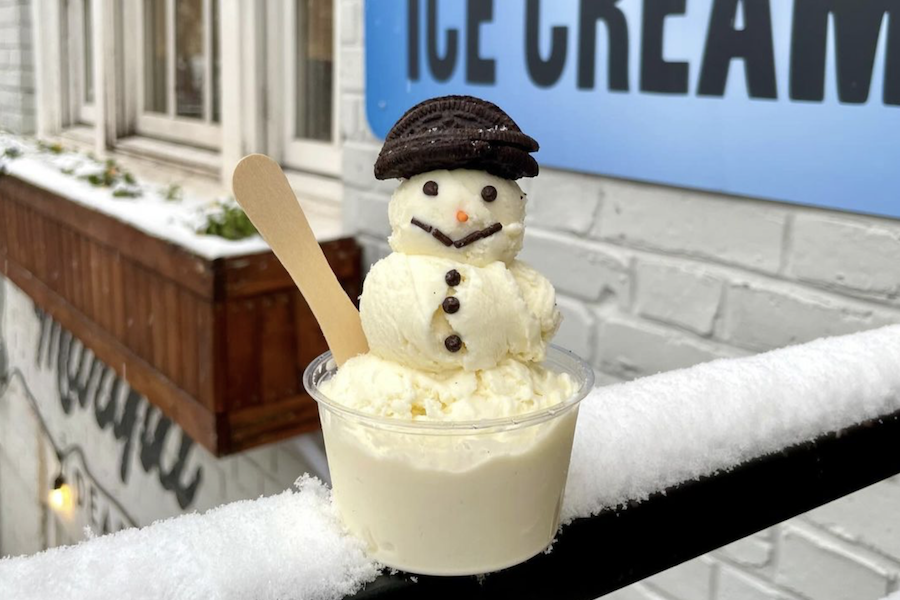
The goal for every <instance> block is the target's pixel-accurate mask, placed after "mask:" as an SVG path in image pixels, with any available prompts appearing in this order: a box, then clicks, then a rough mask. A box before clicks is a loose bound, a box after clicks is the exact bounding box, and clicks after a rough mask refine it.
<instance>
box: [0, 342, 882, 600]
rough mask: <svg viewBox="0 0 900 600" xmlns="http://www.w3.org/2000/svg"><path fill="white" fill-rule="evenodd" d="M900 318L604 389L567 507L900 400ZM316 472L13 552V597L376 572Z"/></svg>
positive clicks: (584, 414) (244, 588)
mask: <svg viewBox="0 0 900 600" xmlns="http://www.w3.org/2000/svg"><path fill="white" fill-rule="evenodd" d="M898 367H900V325H895V326H891V327H885V328H882V329H879V330H874V331H870V332H866V333H858V334H855V335H849V336H844V337H835V338H830V339H823V340H818V341H815V342H812V343H809V344H805V345H802V346H795V347H792V348H786V349H782V350H775V351H772V352H769V353H766V354H761V355H758V356H754V357H750V358H739V359H729V360H718V361H714V362H711V363H708V364H704V365H699V366H696V367H692V368H690V369H684V370H681V371H675V372H671V373H665V374H661V375H656V376H653V377H647V378H645V379H641V380H638V381H635V382H632V383H625V384H620V385H616V386H611V387H607V388H602V389H598V390H595V391H594V393H593V394H592V395H591V396H590V397H589V398H588V399H586V400H585V401H584V403H583V404H582V408H581V415H580V418H579V422H578V430H577V434H576V439H575V447H574V450H573V456H572V467H571V471H570V474H569V483H568V487H567V492H566V493H567V495H566V502H565V506H564V509H563V511H564V515H565V517H566V518H567V519H568V520H572V519H575V518H579V517H587V516H590V515H592V514H596V513H597V512H599V511H600V510H603V509H605V508H612V507H616V506H618V505H620V504H622V503H624V502H627V501H629V500H639V499H644V498H647V497H648V496H649V495H650V494H652V493H653V492H657V491H661V490H664V489H666V488H669V487H671V486H674V485H677V484H679V483H681V482H684V481H687V480H692V479H696V478H698V477H701V476H704V475H710V474H713V473H715V472H717V471H720V470H723V469H728V468H731V467H734V466H736V465H738V464H741V463H743V462H746V461H749V460H752V459H754V458H757V457H759V456H762V455H765V454H767V453H771V452H776V451H778V450H781V449H782V448H784V447H786V446H790V445H793V444H796V443H799V442H804V441H807V440H811V439H813V438H816V437H819V436H821V435H823V434H826V433H829V432H833V431H837V430H840V429H844V428H846V427H849V426H852V425H854V424H856V423H860V422H862V421H866V420H868V419H872V418H875V417H878V416H882V415H888V414H890V413H893V412H896V411H897V410H900V368H898ZM362 548H363V546H362V542H360V541H358V540H355V539H353V538H351V537H349V536H348V535H346V534H344V533H343V530H342V528H341V526H340V523H339V521H338V519H337V516H336V514H335V511H334V508H333V505H332V504H331V499H330V495H329V494H328V492H327V491H326V490H325V489H324V488H323V487H322V485H321V484H319V483H318V482H317V481H314V480H311V479H308V478H304V479H301V481H300V485H299V491H296V492H291V491H288V492H285V493H283V494H280V495H278V496H274V497H271V498H263V499H260V500H256V501H246V502H239V503H235V504H231V505H228V506H225V507H221V508H218V509H215V510H213V511H210V512H208V513H206V514H205V515H202V516H200V515H188V516H183V517H178V518H176V519H172V520H169V521H164V522H159V523H155V524H153V525H151V526H149V527H147V528H144V529H141V530H127V531H123V532H119V533H116V534H113V535H110V536H105V537H101V538H96V539H92V540H89V541H87V542H83V543H81V544H79V545H77V546H73V547H69V548H57V549H53V550H48V551H46V552H43V553H41V554H38V555H36V556H34V557H29V558H14V559H8V560H4V561H0V598H17V599H19V600H31V599H37V598H57V597H59V598H96V599H118V598H130V597H134V598H154V599H155V598H166V599H194V598H197V599H200V598H204V599H206V598H210V599H217V600H232V599H233V600H244V599H246V598H254V599H256V600H274V599H285V598H290V599H292V600H305V599H320V598H321V599H325V598H327V599H332V598H340V597H341V596H343V595H345V594H348V593H350V592H352V591H353V590H355V589H357V588H358V587H359V586H360V585H362V584H363V583H364V582H366V581H369V580H371V579H372V578H374V577H375V575H376V574H377V565H376V564H375V563H374V562H373V561H371V560H370V559H368V558H367V557H366V556H365V554H364V552H363V549H362Z"/></svg>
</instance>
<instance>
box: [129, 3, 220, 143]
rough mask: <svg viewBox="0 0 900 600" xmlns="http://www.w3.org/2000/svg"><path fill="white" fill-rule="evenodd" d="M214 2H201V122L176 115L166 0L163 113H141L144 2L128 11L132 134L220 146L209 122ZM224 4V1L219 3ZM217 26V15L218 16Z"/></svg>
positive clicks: (170, 7)
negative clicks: (203, 62) (132, 47)
mask: <svg viewBox="0 0 900 600" xmlns="http://www.w3.org/2000/svg"><path fill="white" fill-rule="evenodd" d="M214 1H215V0H203V14H204V19H203V32H204V33H203V38H204V39H203V49H204V56H205V57H206V62H207V70H206V73H205V75H206V76H205V77H204V82H203V84H204V90H203V95H204V98H203V102H204V116H203V119H192V118H187V117H179V116H177V114H176V111H177V106H176V94H175V79H176V78H175V52H176V49H175V43H176V42H175V10H176V0H166V55H167V63H166V87H167V90H166V92H167V96H166V114H157V113H151V112H146V111H145V110H144V100H145V95H144V91H145V87H144V86H145V82H146V78H145V77H144V75H143V73H144V64H145V63H144V49H145V45H144V2H138V6H137V9H136V10H134V11H132V12H131V15H130V17H131V19H133V20H132V21H130V22H129V24H128V27H130V28H131V30H132V32H133V33H134V35H135V40H136V44H135V46H136V48H137V52H135V63H134V65H133V67H132V68H133V69H134V72H135V73H138V77H137V78H136V79H137V80H136V82H135V83H136V84H137V93H136V94H135V97H134V100H136V101H137V110H136V111H135V122H134V131H135V133H137V134H138V135H146V136H149V137H157V138H161V139H165V140H169V141H174V142H180V143H183V144H187V145H194V146H200V147H204V148H208V149H218V148H220V147H221V145H222V127H221V126H220V125H218V124H216V123H213V121H212V72H213V69H212V58H211V56H210V54H211V53H210V50H211V48H212V31H211V24H212V3H213V2H214ZM223 3H224V2H223ZM220 25H221V13H220Z"/></svg>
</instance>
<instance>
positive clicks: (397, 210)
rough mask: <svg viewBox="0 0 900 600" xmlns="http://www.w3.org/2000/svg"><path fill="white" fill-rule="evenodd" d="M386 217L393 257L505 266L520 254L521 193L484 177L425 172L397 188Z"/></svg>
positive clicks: (463, 171)
mask: <svg viewBox="0 0 900 600" xmlns="http://www.w3.org/2000/svg"><path fill="white" fill-rule="evenodd" d="M388 217H389V219H390V223H391V237H390V238H389V239H388V241H389V242H390V245H391V248H392V249H393V250H394V251H395V252H402V253H403V254H418V255H427V256H441V257H444V258H449V259H452V260H457V261H459V262H463V263H468V264H471V265H475V266H485V265H487V264H489V263H492V262H495V261H502V262H505V263H509V262H510V261H512V260H513V259H514V258H515V257H516V254H518V252H519V250H521V249H522V236H523V234H524V231H525V227H524V220H525V193H524V192H523V191H522V190H521V188H519V186H518V185H517V184H516V182H515V181H512V180H510V179H503V178H502V177H497V176H496V175H491V174H490V173H487V172H485V171H474V170H470V169H456V170H453V171H448V170H446V169H442V170H439V171H429V172H427V173H421V174H419V175H415V176H413V177H411V178H410V179H406V180H404V181H403V182H401V183H400V185H399V187H398V188H397V190H396V191H395V192H394V195H393V197H392V198H391V202H390V204H389V205H388Z"/></svg>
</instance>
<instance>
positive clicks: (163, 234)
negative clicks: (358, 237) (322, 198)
mask: <svg viewBox="0 0 900 600" xmlns="http://www.w3.org/2000/svg"><path fill="white" fill-rule="evenodd" d="M12 141H15V145H16V147H18V148H21V149H22V150H23V152H24V153H23V155H22V156H21V157H19V158H15V159H12V160H8V161H5V162H3V161H0V162H3V164H4V166H5V169H6V171H7V173H8V174H9V175H13V176H15V177H17V178H18V179H21V180H23V181H26V182H28V183H30V184H31V185H34V186H36V187H39V188H41V189H44V190H47V191H49V192H52V193H54V194H57V195H59V196H62V197H63V198H67V199H69V200H71V201H73V202H76V203H78V204H81V205H82V206H86V207H88V208H91V209H93V210H96V211H98V212H101V213H103V214H106V215H108V216H110V217H112V218H114V219H117V220H119V221H122V222H123V223H127V224H129V225H131V226H132V227H135V228H136V229H139V230H140V231H143V232H144V233H147V234H148V235H151V236H153V237H156V238H160V239H163V240H167V241H170V242H172V243H174V244H176V245H178V246H181V247H183V248H185V249H187V250H189V251H190V252H192V253H193V254H196V255H198V256H201V257H203V258H206V259H208V260H215V259H217V258H227V257H232V256H243V255H247V254H258V253H260V252H267V251H268V250H269V246H268V244H266V242H265V241H264V240H263V239H262V237H260V236H259V235H254V236H252V237H249V238H246V239H242V240H227V239H225V238H221V237H218V236H214V235H204V234H200V233H197V231H196V230H197V229H198V227H200V226H201V224H202V223H203V222H204V221H205V213H206V212H208V211H209V210H210V206H211V205H212V204H214V200H215V199H212V198H205V199H200V198H192V197H188V198H184V200H183V201H181V202H167V201H166V200H164V199H163V198H161V197H160V195H159V193H158V190H155V189H154V188H153V186H152V185H150V184H147V183H142V184H138V185H137V188H139V189H140V190H141V191H142V192H143V195H142V196H141V197H140V198H116V197H114V196H113V195H112V190H110V189H109V188H99V187H95V186H92V185H91V184H90V183H88V182H86V181H83V180H81V179H79V178H78V177H77V176H75V175H72V174H66V173H63V172H61V167H62V166H65V167H69V168H72V167H75V168H76V169H78V168H84V167H86V166H87V167H91V166H92V167H94V170H96V165H95V164H91V163H95V161H91V160H90V159H88V158H86V157H84V156H81V155H78V154H73V153H66V154H62V155H59V156H54V155H48V154H46V153H43V154H42V153H40V152H37V151H36V150H34V149H33V148H31V146H30V145H27V144H25V143H23V142H21V141H19V140H18V139H16V138H12V137H10V136H2V135H0V143H2V142H6V143H11V142H12ZM0 150H2V144H0ZM0 158H2V157H0ZM96 164H99V163H96ZM307 218H308V219H309V222H310V226H311V227H312V229H313V231H314V232H315V234H316V238H317V239H318V240H319V241H323V242H324V241H329V240H334V239H337V238H339V237H341V236H342V235H343V234H342V229H341V224H340V222H339V219H335V218H333V217H326V216H323V215H319V214H317V213H314V212H310V211H307Z"/></svg>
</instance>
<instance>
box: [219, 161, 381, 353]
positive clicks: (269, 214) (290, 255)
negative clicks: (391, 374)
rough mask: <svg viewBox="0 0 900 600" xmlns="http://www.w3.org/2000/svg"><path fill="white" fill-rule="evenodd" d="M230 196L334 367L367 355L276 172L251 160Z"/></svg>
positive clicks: (352, 314) (238, 172) (354, 316)
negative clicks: (286, 277) (296, 292)
mask: <svg viewBox="0 0 900 600" xmlns="http://www.w3.org/2000/svg"><path fill="white" fill-rule="evenodd" d="M232 188H233V189H234V196H235V198H236V199H237V201H238V204H240V205H241V208H243V209H244V212H245V213H247V216H248V217H250V221H251V222H252V223H253V225H255V226H256V229H257V230H259V233H260V234H262V236H263V238H264V239H265V240H266V242H268V244H269V246H271V247H272V251H273V252H275V256H277V257H278V260H280V261H281V264H282V265H284V268H285V269H287V272H288V273H290V275H291V278H292V279H293V280H294V283H296V284H297V287H298V288H300V293H302V294H303V297H304V298H305V299H306V302H307V304H309V307H310V308H311V309H312V312H313V315H315V317H316V320H317V321H318V322H319V327H321V328H322V333H324V334H325V341H326V342H328V347H329V348H331V352H332V354H333V355H334V359H335V360H336V361H337V364H338V366H340V365H342V364H344V362H345V361H346V360H347V359H349V358H353V357H354V356H356V355H358V354H363V353H365V352H368V351H369V346H368V343H367V342H366V336H365V334H364V333H363V329H362V322H361V321H360V318H359V311H358V310H356V307H355V306H353V303H352V302H351V301H350V298H349V297H347V294H346V292H344V290H343V288H341V285H340V284H339V283H338V280H337V277H335V275H334V271H332V270H331V267H330V266H328V261H326V260H325V255H324V254H323V253H322V248H321V247H320V246H319V242H318V241H316V237H315V235H313V232H312V228H311V227H310V226H309V221H307V220H306V215H304V214H303V209H302V208H300V203H299V202H298V201H297V197H296V196H295V195H294V191H293V190H292V189H291V186H290V184H289V183H288V180H287V178H286V177H285V176H284V173H283V172H282V171H281V167H279V166H278V164H277V163H276V162H275V161H273V160H272V159H271V158H269V157H268V156H264V155H262V154H251V155H250V156H246V157H244V158H243V159H242V160H241V162H239V163H238V165H237V167H235V170H234V176H233V178H232Z"/></svg>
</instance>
